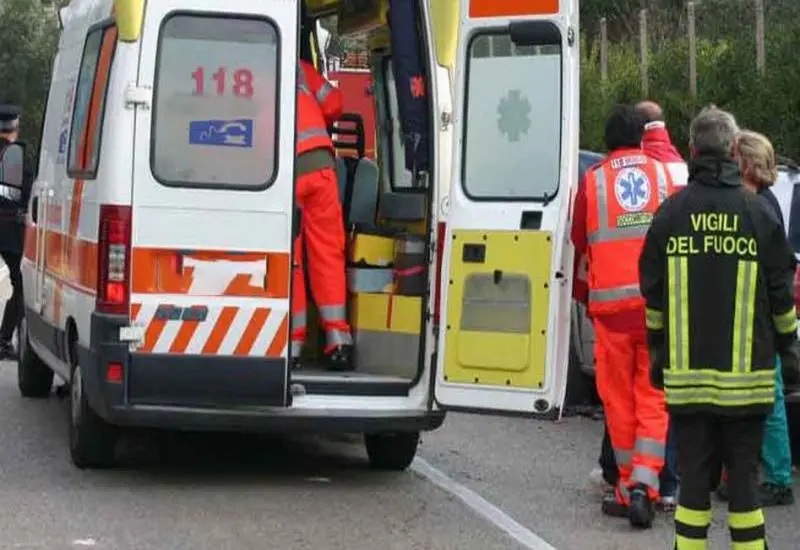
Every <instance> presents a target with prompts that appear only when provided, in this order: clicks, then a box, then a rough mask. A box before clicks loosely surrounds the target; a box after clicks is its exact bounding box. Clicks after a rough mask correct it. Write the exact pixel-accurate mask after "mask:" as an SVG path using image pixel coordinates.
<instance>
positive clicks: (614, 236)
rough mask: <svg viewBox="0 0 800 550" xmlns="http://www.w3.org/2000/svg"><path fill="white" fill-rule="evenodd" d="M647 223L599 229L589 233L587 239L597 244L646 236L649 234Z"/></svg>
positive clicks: (590, 242)
mask: <svg viewBox="0 0 800 550" xmlns="http://www.w3.org/2000/svg"><path fill="white" fill-rule="evenodd" d="M648 229H649V226H647V225H634V226H632V227H619V228H616V229H609V228H605V229H597V230H595V231H593V232H592V233H590V234H589V236H588V237H587V240H588V242H589V244H596V243H602V242H608V241H624V240H626V239H638V238H644V237H645V235H647V230H648Z"/></svg>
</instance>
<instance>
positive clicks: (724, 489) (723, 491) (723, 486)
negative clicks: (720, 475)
mask: <svg viewBox="0 0 800 550" xmlns="http://www.w3.org/2000/svg"><path fill="white" fill-rule="evenodd" d="M717 498H718V499H720V500H721V501H723V502H728V483H727V482H726V481H723V482H722V483H720V484H719V487H717Z"/></svg>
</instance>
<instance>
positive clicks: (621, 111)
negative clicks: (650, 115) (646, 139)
mask: <svg viewBox="0 0 800 550" xmlns="http://www.w3.org/2000/svg"><path fill="white" fill-rule="evenodd" d="M643 129H644V122H643V120H642V117H641V116H640V115H639V113H638V112H637V110H636V108H634V107H633V106H632V105H614V107H613V108H612V109H611V114H610V115H609V117H608V121H607V122H606V128H605V144H606V148H607V149H608V150H609V151H615V150H617V149H623V148H639V147H641V144H642V132H643Z"/></svg>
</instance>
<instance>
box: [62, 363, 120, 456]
mask: <svg viewBox="0 0 800 550" xmlns="http://www.w3.org/2000/svg"><path fill="white" fill-rule="evenodd" d="M84 389H85V386H84V384H83V376H82V375H81V368H80V366H79V365H75V366H74V367H73V368H72V382H71V383H70V394H69V401H70V403H69V412H70V414H69V454H70V458H71V459H72V463H73V464H74V465H75V466H77V467H78V468H80V469H81V470H83V469H85V468H108V467H110V466H112V465H113V464H114V452H115V449H116V443H117V437H116V436H117V434H116V430H115V429H114V427H113V426H111V425H110V424H108V423H107V422H106V421H105V420H103V419H102V418H100V416H99V415H98V414H97V413H96V412H94V411H93V410H92V407H91V405H89V401H88V400H87V399H86V394H85V392H84Z"/></svg>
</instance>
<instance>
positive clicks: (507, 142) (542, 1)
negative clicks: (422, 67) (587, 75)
mask: <svg viewBox="0 0 800 550" xmlns="http://www.w3.org/2000/svg"><path fill="white" fill-rule="evenodd" d="M577 21H578V10H577V2H575V1H574V0H537V1H534V0H507V1H504V2H497V1H496V0H461V23H460V28H459V44H458V50H457V54H456V71H455V79H454V82H455V90H456V92H455V93H456V98H455V112H454V116H453V119H454V122H455V127H454V136H455V137H454V141H453V143H454V147H453V157H452V158H453V161H454V165H453V170H452V176H451V182H450V183H451V185H450V192H449V198H448V199H447V200H448V201H449V205H448V206H447V209H448V213H447V227H446V234H445V238H444V243H445V244H444V252H443V259H442V282H441V288H440V289H439V292H441V296H442V300H441V302H440V303H441V311H440V316H441V319H442V321H441V325H440V330H439V342H438V352H437V359H436V361H437V364H436V373H435V376H434V380H435V383H434V398H435V401H436V403H437V404H438V406H439V407H441V408H443V409H455V410H464V411H473V412H479V411H484V412H495V413H509V414H533V415H543V416H546V417H552V418H558V417H560V412H561V407H562V404H563V401H564V396H565V393H566V379H567V377H566V375H567V367H568V362H569V361H568V357H569V330H570V301H571V279H572V258H573V248H572V245H571V242H570V236H569V228H570V224H569V216H570V208H571V206H570V205H571V201H572V194H573V190H572V187H573V182H574V181H576V177H577V176H576V174H577V160H578V82H579V81H578V78H579V77H578V63H579V51H578V41H577V39H576V37H577V35H578V29H577Z"/></svg>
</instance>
